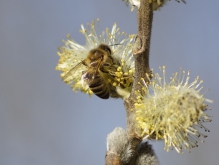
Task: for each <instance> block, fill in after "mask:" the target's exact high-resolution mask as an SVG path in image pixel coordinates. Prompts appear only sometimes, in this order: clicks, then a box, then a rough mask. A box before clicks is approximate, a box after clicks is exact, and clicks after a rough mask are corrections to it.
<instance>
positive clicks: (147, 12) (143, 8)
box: [105, 0, 158, 165]
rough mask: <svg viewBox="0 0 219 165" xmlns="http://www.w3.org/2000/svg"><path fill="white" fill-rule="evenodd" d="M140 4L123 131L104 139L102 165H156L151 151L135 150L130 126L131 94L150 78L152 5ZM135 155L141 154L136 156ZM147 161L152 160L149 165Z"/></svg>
mask: <svg viewBox="0 0 219 165" xmlns="http://www.w3.org/2000/svg"><path fill="white" fill-rule="evenodd" d="M140 4H141V5H140V8H139V9H138V12H137V14H138V35H137V37H136V41H135V44H134V47H133V54H134V59H135V74H134V84H133V88H132V92H131V95H130V97H129V98H128V99H127V100H125V102H124V106H125V109H126V117H127V131H126V133H121V131H120V133H119V132H118V129H115V130H114V131H113V133H111V135H109V136H111V137H110V138H108V139H107V143H108V144H109V146H110V147H109V148H108V149H107V153H106V159H105V162H106V165H144V164H153V165H156V164H158V163H157V160H156V157H155V155H154V153H153V150H151V149H149V150H147V152H146V150H145V153H144V152H142V151H141V152H139V146H140V143H141V141H142V139H140V138H138V136H137V134H136V130H135V125H134V123H135V122H134V120H135V112H134V111H133V108H134V100H135V99H136V98H135V97H136V96H135V92H136V91H138V90H139V91H140V90H141V85H139V83H138V82H140V81H141V78H144V80H145V81H146V83H147V82H148V81H149V80H148V77H147V76H146V73H148V75H150V68H149V52H150V39H151V29H152V20H153V9H152V4H151V3H149V0H141V2H140ZM118 134H119V135H118ZM121 139H122V140H121ZM124 139H127V140H124ZM113 145H114V146H120V145H121V146H123V147H122V148H123V151H121V149H119V148H118V147H112V146H113ZM147 147H148V148H151V147H150V145H148V144H147V143H146V144H145V145H144V148H147ZM112 148H113V149H112ZM138 152H139V153H141V154H139V153H138ZM125 154H126V155H125ZM141 155H144V156H145V155H146V156H145V157H144V158H145V159H144V158H143V159H140V158H142V157H140V156H141ZM149 160H152V162H151V161H149Z"/></svg>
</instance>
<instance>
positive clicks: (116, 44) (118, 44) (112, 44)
mask: <svg viewBox="0 0 219 165" xmlns="http://www.w3.org/2000/svg"><path fill="white" fill-rule="evenodd" d="M115 45H122V44H112V45H109V46H115Z"/></svg>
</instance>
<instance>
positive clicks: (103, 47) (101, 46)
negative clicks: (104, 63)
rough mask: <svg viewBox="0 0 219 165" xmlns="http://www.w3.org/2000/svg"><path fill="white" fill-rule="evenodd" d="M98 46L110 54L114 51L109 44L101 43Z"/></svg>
mask: <svg viewBox="0 0 219 165" xmlns="http://www.w3.org/2000/svg"><path fill="white" fill-rule="evenodd" d="M98 48H99V49H102V50H104V51H106V52H107V53H109V55H111V54H112V51H111V49H110V47H109V46H108V45H105V44H100V45H99V46H98Z"/></svg>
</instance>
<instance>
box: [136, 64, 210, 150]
mask: <svg viewBox="0 0 219 165" xmlns="http://www.w3.org/2000/svg"><path fill="white" fill-rule="evenodd" d="M162 72H163V75H162V76H160V75H159V74H155V75H154V79H153V80H151V82H150V84H149V85H147V84H146V83H145V82H144V80H142V82H139V83H141V84H142V90H143V91H145V92H146V96H142V94H141V93H142V92H141V91H136V95H137V100H136V102H135V111H136V127H137V130H138V131H139V132H138V134H139V136H140V137H142V138H146V139H155V140H162V139H163V140H164V143H165V147H164V149H165V150H167V151H168V150H169V148H175V149H176V151H177V152H179V153H182V152H183V151H182V149H189V150H190V149H191V148H194V147H197V146H198V141H202V140H201V139H200V138H201V137H204V138H205V137H207V136H206V135H205V134H202V133H201V132H199V131H200V129H201V128H203V129H204V130H205V131H207V132H209V130H208V129H207V128H205V127H204V126H203V123H205V122H211V116H209V115H207V114H206V113H205V111H206V110H207V109H209V108H207V104H206V102H210V103H211V102H212V101H211V100H208V99H206V98H204V96H203V95H202V94H200V91H201V89H202V88H203V87H200V85H201V83H202V82H203V81H202V80H201V81H199V80H198V79H199V77H197V78H196V79H195V80H194V81H193V82H191V83H189V79H190V77H189V74H190V72H188V74H187V76H186V73H185V71H182V70H180V72H179V73H175V74H174V75H173V77H172V78H170V82H169V83H168V82H167V81H166V75H165V74H166V73H165V67H163V68H162ZM202 142H203V141H202Z"/></svg>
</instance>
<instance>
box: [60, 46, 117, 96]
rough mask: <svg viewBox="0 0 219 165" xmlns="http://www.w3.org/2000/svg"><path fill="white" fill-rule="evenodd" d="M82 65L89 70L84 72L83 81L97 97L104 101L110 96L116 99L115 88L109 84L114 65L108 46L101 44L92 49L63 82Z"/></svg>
mask: <svg viewBox="0 0 219 165" xmlns="http://www.w3.org/2000/svg"><path fill="white" fill-rule="evenodd" d="M80 65H84V66H86V67H87V70H85V71H83V72H82V80H83V81H84V82H85V83H86V84H87V85H88V86H89V88H90V89H91V91H92V92H93V93H94V94H95V95H96V96H98V97H100V98H102V99H108V98H109V97H110V96H112V97H116V94H115V93H116V91H115V89H114V88H115V87H114V88H113V87H112V86H110V85H109V82H108V79H110V77H111V75H110V74H109V71H110V70H113V65H114V60H113V57H112V51H111V49H110V47H109V46H108V45H105V44H100V45H99V46H98V47H97V48H95V49H92V50H91V51H90V52H89V53H88V55H87V57H86V58H85V59H84V60H82V61H81V62H80V63H79V64H78V65H76V66H75V67H73V68H72V69H71V70H70V71H69V72H68V73H67V74H66V75H65V76H64V77H63V80H65V79H66V78H67V77H68V76H69V74H71V72H73V71H74V70H75V69H76V68H77V67H78V66H80Z"/></svg>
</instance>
